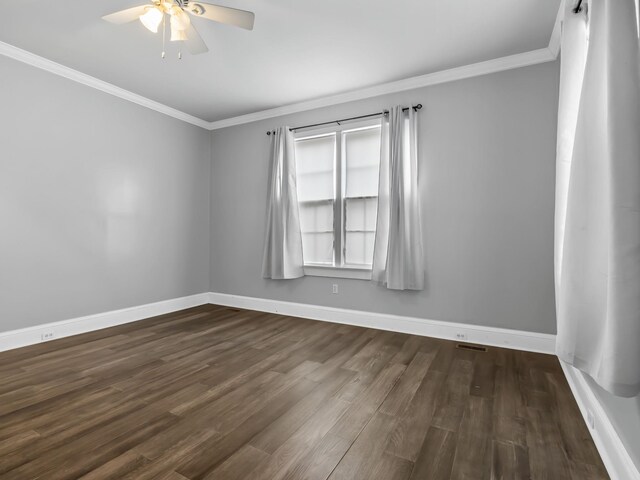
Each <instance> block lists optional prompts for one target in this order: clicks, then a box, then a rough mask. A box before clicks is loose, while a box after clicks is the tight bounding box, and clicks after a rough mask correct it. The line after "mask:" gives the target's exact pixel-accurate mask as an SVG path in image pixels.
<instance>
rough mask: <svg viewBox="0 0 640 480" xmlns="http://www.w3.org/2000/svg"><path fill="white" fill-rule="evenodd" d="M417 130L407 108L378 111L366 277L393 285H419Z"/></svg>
mask: <svg viewBox="0 0 640 480" xmlns="http://www.w3.org/2000/svg"><path fill="white" fill-rule="evenodd" d="M417 135H418V131H417V115H416V114H415V112H414V111H413V109H412V108H409V109H408V110H407V111H406V112H403V110H402V107H401V106H397V107H393V108H392V109H391V111H390V112H389V114H388V116H387V117H383V120H382V139H381V152H380V180H379V192H378V220H377V225H376V240H375V247H374V252H373V273H372V280H374V281H376V282H379V283H381V284H382V285H385V286H386V287H387V288H390V289H395V290H422V289H423V288H424V276H425V275H424V254H423V247H422V228H421V225H420V192H419V190H418V138H417Z"/></svg>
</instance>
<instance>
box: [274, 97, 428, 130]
mask: <svg viewBox="0 0 640 480" xmlns="http://www.w3.org/2000/svg"><path fill="white" fill-rule="evenodd" d="M409 108H413V111H414V112H417V111H418V110H420V109H421V108H422V104H421V103H419V104H417V105H414V106H412V107H406V108H403V109H402V111H403V112H406V111H407V110H409ZM388 113H389V110H383V111H382V112H378V113H370V114H368V115H360V116H358V117H350V118H342V119H340V120H332V121H330V122H322V123H314V124H313V125H302V126H301V127H293V128H290V129H289V130H290V131H292V132H293V131H294V130H300V129H303V128H311V127H320V126H322V125H331V124H332V123H337V124H338V125H340V124H341V122H348V121H349V120H361V119H363V118H369V117H377V116H379V115H387V114H388ZM272 133H274V132H273V131H272V130H269V131H268V132H267V135H271V134H272Z"/></svg>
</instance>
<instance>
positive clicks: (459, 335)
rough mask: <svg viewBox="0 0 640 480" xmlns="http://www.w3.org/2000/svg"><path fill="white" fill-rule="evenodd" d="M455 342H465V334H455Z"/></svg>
mask: <svg viewBox="0 0 640 480" xmlns="http://www.w3.org/2000/svg"><path fill="white" fill-rule="evenodd" d="M456 340H462V341H465V342H466V341H467V334H466V333H462V332H458V333H456Z"/></svg>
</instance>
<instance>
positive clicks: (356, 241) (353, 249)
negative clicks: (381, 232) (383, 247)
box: [344, 232, 376, 266]
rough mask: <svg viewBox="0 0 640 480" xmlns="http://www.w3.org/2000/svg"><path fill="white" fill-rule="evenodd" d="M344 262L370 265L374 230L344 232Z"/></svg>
mask: <svg viewBox="0 0 640 480" xmlns="http://www.w3.org/2000/svg"><path fill="white" fill-rule="evenodd" d="M344 236H345V263H346V264H348V265H367V266H369V265H371V263H372V262H373V244H374V242H375V236H376V234H375V232H346V233H345V235H344Z"/></svg>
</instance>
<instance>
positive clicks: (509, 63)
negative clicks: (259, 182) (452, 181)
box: [0, 0, 565, 130]
mask: <svg viewBox="0 0 640 480" xmlns="http://www.w3.org/2000/svg"><path fill="white" fill-rule="evenodd" d="M564 5H565V0H561V2H560V7H559V8H558V14H557V15H556V21H555V23H554V26H553V31H552V33H551V38H550V39H549V46H548V47H546V48H540V49H538V50H532V51H530V52H524V53H518V54H515V55H509V56H506V57H500V58H495V59H493V60H487V61H484V62H478V63H473V64H470V65H464V66H461V67H456V68H451V69H448V70H442V71H440V72H434V73H429V74H426V75H419V76H416V77H411V78H406V79H403V80H398V81H395V82H389V83H383V84H380V85H375V86H372V87H367V88H362V89H358V90H353V91H351V92H346V93H340V94H337V95H331V96H328V97H322V98H318V99H314V100H308V101H304V102H299V103H293V104H290V105H285V106H282V107H276V108H270V109H268V110H261V111H258V112H254V113H249V114H246V115H240V116H237V117H231V118H226V119H222V120H217V121H214V122H208V121H206V120H203V119H201V118H198V117H194V116H193V115H189V114H188V113H185V112H181V111H180V110H176V109H175V108H172V107H169V106H167V105H164V104H162V103H159V102H156V101H154V100H151V99H149V98H146V97H143V96H142V95H138V94H136V93H133V92H130V91H128V90H125V89H123V88H120V87H117V86H115V85H113V84H111V83H108V82H105V81H103V80H100V79H98V78H95V77H92V76H90V75H87V74H84V73H82V72H79V71H77V70H74V69H72V68H69V67H65V66H64V65H61V64H59V63H56V62H53V61H51V60H48V59H46V58H44V57H40V56H38V55H36V54H34V53H31V52H28V51H26V50H22V49H21V48H18V47H15V46H13V45H10V44H8V43H4V42H0V55H4V56H6V57H9V58H13V59H14V60H18V61H19V62H23V63H26V64H28V65H31V66H33V67H36V68H40V69H42V70H45V71H48V72H50V73H53V74H55V75H59V76H61V77H65V78H67V79H69V80H72V81H74V82H78V83H80V84H83V85H86V86H88V87H91V88H95V89H97V90H100V91H102V92H105V93H108V94H110V95H114V96H116V97H119V98H122V99H123V100H127V101H129V102H133V103H136V104H138V105H141V106H143V107H146V108H149V109H151V110H155V111H156V112H159V113H162V114H164V115H169V116H170V117H173V118H176V119H178V120H182V121H183V122H187V123H190V124H192V125H196V126H198V127H201V128H204V129H206V130H218V129H221V128H226V127H232V126H234V125H242V124H244V123H251V122H257V121H259V120H266V119H269V118H274V117H280V116H282V115H289V114H292V113H299V112H305V111H307V110H314V109H316V108H322V107H328V106H331V105H339V104H341V103H347V102H353V101H356V100H364V99H366V98H371V97H377V96H380V95H388V94H390V93H397V92H403V91H407V90H414V89H416V88H422V87H428V86H431V85H438V84H441V83H448V82H454V81H456V80H463V79H465V78H472V77H478V76H481V75H488V74H491V73H498V72H503V71H505V70H512V69H515V68H522V67H527V66H530V65H537V64H539V63H546V62H552V61H554V60H555V59H556V58H557V57H558V54H559V52H560V40H561V32H562V19H563V16H564Z"/></svg>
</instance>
